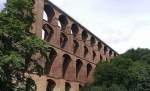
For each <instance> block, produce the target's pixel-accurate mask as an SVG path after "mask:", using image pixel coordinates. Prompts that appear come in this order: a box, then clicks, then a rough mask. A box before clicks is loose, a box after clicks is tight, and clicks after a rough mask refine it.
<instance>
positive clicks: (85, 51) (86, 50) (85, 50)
mask: <svg viewBox="0 0 150 91" xmlns="http://www.w3.org/2000/svg"><path fill="white" fill-rule="evenodd" d="M88 52H89V50H88V48H87V47H86V46H84V57H86V55H87V54H88Z"/></svg>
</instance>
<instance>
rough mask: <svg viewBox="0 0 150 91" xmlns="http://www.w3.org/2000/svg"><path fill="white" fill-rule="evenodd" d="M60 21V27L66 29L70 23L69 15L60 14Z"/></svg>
mask: <svg viewBox="0 0 150 91" xmlns="http://www.w3.org/2000/svg"><path fill="white" fill-rule="evenodd" d="M58 20H59V23H60V25H61V26H60V27H61V30H65V28H66V26H67V24H68V20H67V17H66V16H65V15H60V16H59V18H58Z"/></svg>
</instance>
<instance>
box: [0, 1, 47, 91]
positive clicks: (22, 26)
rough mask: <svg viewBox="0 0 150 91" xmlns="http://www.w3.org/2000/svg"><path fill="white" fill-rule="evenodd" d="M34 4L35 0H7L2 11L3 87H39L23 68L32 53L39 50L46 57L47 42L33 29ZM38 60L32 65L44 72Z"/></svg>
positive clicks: (11, 90)
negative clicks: (38, 36) (33, 32)
mask: <svg viewBox="0 0 150 91" xmlns="http://www.w3.org/2000/svg"><path fill="white" fill-rule="evenodd" d="M33 5H34V2H33V0H7V3H6V5H5V9H4V10H3V11H2V12H0V91H35V89H36V86H35V84H34V81H33V80H32V79H31V78H27V77H26V76H25V75H24V72H27V68H26V67H28V64H29V62H28V61H29V60H32V59H31V56H32V55H33V54H35V53H37V52H38V53H40V54H41V55H42V56H44V57H46V58H47V49H48V46H47V44H46V42H45V41H43V40H41V39H39V38H37V37H36V35H35V34H32V33H31V32H30V29H31V25H32V23H33V22H34V16H33V14H32V9H33ZM35 64H36V65H35V67H34V68H33V69H34V70H35V71H37V72H36V73H37V74H38V75H41V74H42V72H43V68H42V67H41V66H40V65H39V64H38V63H37V62H36V63H35ZM31 86H33V87H34V89H32V87H31Z"/></svg>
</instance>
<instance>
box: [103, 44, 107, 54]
mask: <svg viewBox="0 0 150 91" xmlns="http://www.w3.org/2000/svg"><path fill="white" fill-rule="evenodd" d="M106 53H107V46H104V55H105V54H106Z"/></svg>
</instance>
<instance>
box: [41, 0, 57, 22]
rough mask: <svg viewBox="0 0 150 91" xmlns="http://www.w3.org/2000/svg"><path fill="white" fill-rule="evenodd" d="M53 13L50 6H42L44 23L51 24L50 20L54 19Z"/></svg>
mask: <svg viewBox="0 0 150 91" xmlns="http://www.w3.org/2000/svg"><path fill="white" fill-rule="evenodd" d="M54 15H55V12H54V10H53V8H52V7H51V5H50V4H48V3H47V4H45V5H44V11H43V19H44V20H45V21H48V22H51V20H52V18H53V17H54Z"/></svg>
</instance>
